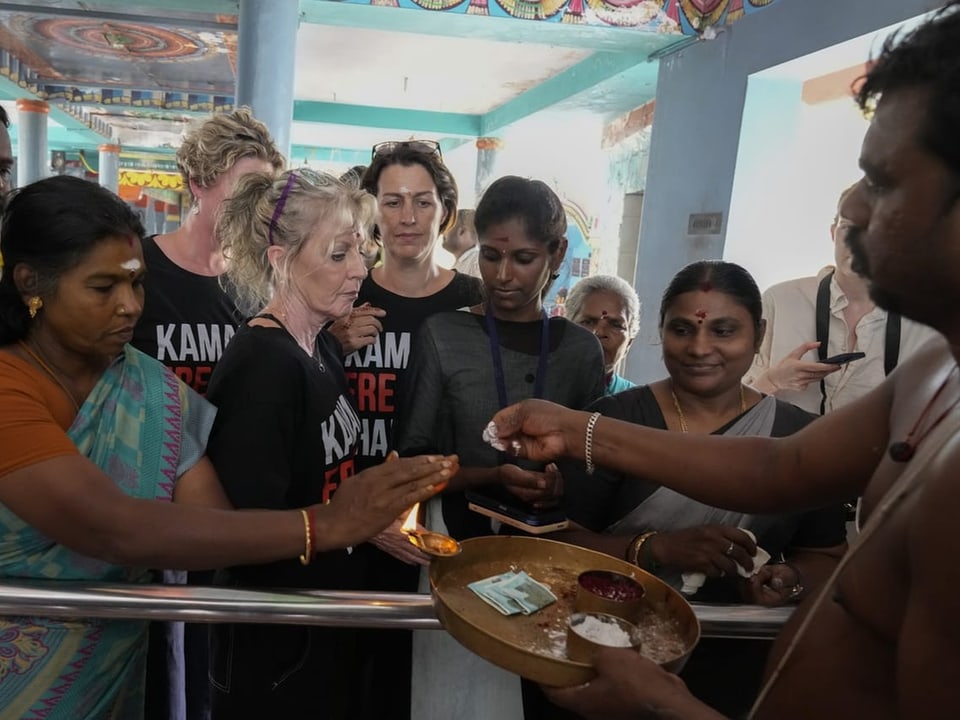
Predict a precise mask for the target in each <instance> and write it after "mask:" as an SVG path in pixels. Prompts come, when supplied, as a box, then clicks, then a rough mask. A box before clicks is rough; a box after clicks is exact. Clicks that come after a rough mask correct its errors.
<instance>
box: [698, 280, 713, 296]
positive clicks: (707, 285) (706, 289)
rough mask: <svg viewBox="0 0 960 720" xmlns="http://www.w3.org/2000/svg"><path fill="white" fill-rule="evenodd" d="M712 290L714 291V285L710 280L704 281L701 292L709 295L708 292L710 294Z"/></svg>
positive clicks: (701, 284)
mask: <svg viewBox="0 0 960 720" xmlns="http://www.w3.org/2000/svg"><path fill="white" fill-rule="evenodd" d="M711 290H713V284H712V283H711V282H710V281H709V280H704V281H703V282H702V283H700V291H701V292H705V293H707V292H710V291H711Z"/></svg>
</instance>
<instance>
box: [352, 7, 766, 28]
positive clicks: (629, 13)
mask: <svg viewBox="0 0 960 720" xmlns="http://www.w3.org/2000/svg"><path fill="white" fill-rule="evenodd" d="M345 2H347V3H350V4H353V5H379V6H389V7H399V8H407V9H421V10H432V11H443V12H452V13H465V14H467V15H490V16H495V17H506V18H518V19H521V20H541V21H547V22H561V23H570V24H583V25H600V26H616V27H629V28H637V29H642V30H644V31H646V32H662V33H671V34H679V33H683V34H685V35H699V34H701V33H702V32H703V31H704V30H705V29H706V28H708V27H716V26H719V25H726V24H729V23H731V22H734V21H735V20H738V19H739V18H741V17H743V16H744V15H745V14H747V13H751V12H754V11H756V10H759V9H761V8H764V7H766V6H767V5H772V4H773V3H775V2H777V0H345Z"/></svg>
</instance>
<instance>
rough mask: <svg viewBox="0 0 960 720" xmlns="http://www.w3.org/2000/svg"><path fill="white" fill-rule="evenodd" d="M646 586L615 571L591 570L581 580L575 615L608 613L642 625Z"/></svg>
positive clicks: (575, 603) (574, 607) (581, 574)
mask: <svg viewBox="0 0 960 720" xmlns="http://www.w3.org/2000/svg"><path fill="white" fill-rule="evenodd" d="M644 592H645V591H644V589H643V585H641V584H640V583H639V582H637V581H636V580H634V579H633V578H632V577H630V576H629V575H624V574H622V573H618V572H613V571H612V570H588V571H587V572H583V573H580V575H579V577H577V596H576V599H575V600H574V602H573V609H574V612H592V613H606V614H608V615H615V616H616V617H619V618H623V619H624V620H626V621H627V622H630V623H638V622H639V621H640V619H641V618H642V617H643V613H644V603H643V596H644Z"/></svg>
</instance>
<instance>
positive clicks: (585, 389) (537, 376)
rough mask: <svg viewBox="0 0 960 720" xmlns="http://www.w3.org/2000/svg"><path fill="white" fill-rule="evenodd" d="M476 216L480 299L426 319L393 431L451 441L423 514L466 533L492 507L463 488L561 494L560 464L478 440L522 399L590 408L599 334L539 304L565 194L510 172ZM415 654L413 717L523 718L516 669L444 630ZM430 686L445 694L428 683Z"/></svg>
mask: <svg viewBox="0 0 960 720" xmlns="http://www.w3.org/2000/svg"><path fill="white" fill-rule="evenodd" d="M474 219H475V223H476V228H477V235H478V238H479V245H480V273H481V275H482V276H483V283H484V287H485V290H486V295H487V300H486V302H485V303H483V304H481V305H477V306H474V307H472V308H470V309H469V312H445V313H439V314H437V315H434V316H432V317H431V318H430V319H428V320H427V321H426V322H425V323H424V324H423V327H422V328H421V330H420V333H419V334H418V336H417V340H416V343H415V345H414V349H413V353H412V362H411V368H410V377H409V380H408V387H407V390H408V392H409V394H410V397H411V398H413V399H414V400H415V401H414V402H410V403H404V404H403V405H402V407H401V412H400V416H399V418H398V419H397V432H396V438H397V444H396V448H397V450H398V452H400V454H401V455H407V454H416V453H420V452H421V451H422V450H423V449H424V448H457V452H458V454H459V457H460V459H461V463H462V465H461V468H460V471H459V472H458V474H457V475H456V476H455V477H454V478H452V479H451V482H450V484H449V485H448V486H447V491H448V492H446V493H445V494H444V495H443V496H442V497H440V498H437V499H436V500H435V501H433V502H431V503H430V505H429V506H428V509H427V514H428V521H427V524H428V525H429V526H430V529H432V530H437V531H440V532H443V533H446V534H448V535H451V536H453V537H455V538H457V539H461V540H462V539H465V538H469V537H476V536H479V535H491V534H493V533H494V530H493V527H492V526H491V524H490V519H489V518H488V517H486V516H484V515H481V514H479V513H475V512H472V511H471V510H469V509H468V500H467V496H466V494H465V493H466V491H471V490H474V491H480V492H485V491H486V493H487V494H491V493H497V494H499V491H500V490H502V489H505V490H506V492H507V493H508V494H510V495H512V496H514V497H516V498H517V500H518V503H517V504H518V505H520V504H524V503H529V504H532V505H534V506H537V505H540V504H545V503H550V502H553V503H555V502H556V500H557V498H558V497H559V495H560V494H561V493H562V478H561V477H560V476H559V474H558V473H557V471H556V467H555V466H546V467H544V466H543V465H542V464H537V463H527V462H517V461H514V460H508V458H507V457H506V456H504V455H503V454H501V453H498V452H497V450H495V449H494V448H493V447H492V446H491V445H489V444H488V443H486V442H484V440H483V432H484V428H485V427H486V425H487V422H488V421H489V419H490V417H491V416H492V415H493V413H494V412H496V411H497V409H498V408H503V407H506V406H507V405H508V404H509V403H511V402H516V401H518V400H520V399H521V398H530V397H536V398H550V399H551V400H552V401H553V402H556V403H559V404H561V405H565V406H567V407H571V408H585V407H587V406H588V405H589V404H590V403H592V402H593V401H594V400H596V399H597V398H599V397H601V396H602V395H603V369H604V363H603V353H602V351H601V347H600V343H599V342H598V340H597V338H596V337H594V336H593V334H592V333H590V332H589V331H587V330H585V329H584V328H581V327H579V326H578V325H576V324H574V323H572V322H569V321H568V320H566V319H564V318H560V317H554V318H549V317H547V314H546V312H545V311H544V308H543V296H544V294H545V293H546V291H547V289H548V288H549V286H550V283H551V282H552V281H553V279H554V278H555V277H556V273H557V271H558V270H559V268H560V265H561V263H562V262H563V258H564V254H565V253H566V249H567V239H566V231H567V217H566V213H565V212H564V209H563V204H562V203H561V202H560V198H559V197H557V195H556V193H554V192H553V190H551V189H550V188H549V187H548V186H547V185H546V184H545V183H543V182H541V181H539V180H530V179H526V178H520V177H515V176H506V177H502V178H500V179H498V180H496V181H495V182H494V183H492V184H491V185H490V187H489V188H488V189H487V191H486V192H485V193H484V195H483V197H482V198H481V199H480V202H479V204H478V205H477V209H476V215H475V218H474ZM414 657H415V663H414V667H415V675H414V716H415V717H417V718H418V720H426V719H427V718H437V720H439V719H441V718H450V717H457V718H461V719H463V718H490V719H491V720H493V719H496V718H505V717H511V718H512V717H518V716H519V713H520V692H519V691H520V684H519V682H518V679H517V678H516V676H513V675H510V674H509V673H506V672H505V671H502V670H499V669H497V668H494V667H493V666H491V665H490V664H488V663H486V662H485V661H482V660H480V659H478V658H477V657H476V656H474V655H472V654H471V653H469V652H468V651H466V650H464V649H463V648H462V647H461V646H459V645H458V644H457V643H456V642H455V641H453V639H452V638H450V637H449V636H447V635H444V634H442V633H419V634H417V636H416V639H415V650H414ZM421 677H422V678H423V680H424V682H423V684H421V683H420V682H419V679H420V678H421ZM435 688H442V689H443V691H444V692H443V693H439V692H431V689H435ZM530 690H531V691H532V692H533V693H534V694H535V691H536V688H535V687H531V688H530ZM525 691H526V688H525ZM524 694H525V695H527V693H526V692H525V693H524ZM428 698H429V699H428ZM524 700H525V703H524V704H525V706H526V707H525V710H524V712H525V713H526V718H527V720H532V719H533V718H540V717H547V716H546V715H542V714H539V713H537V712H535V711H534V710H533V707H532V703H533V702H534V700H535V698H533V697H530V698H529V699H528V698H527V697H525V698H524Z"/></svg>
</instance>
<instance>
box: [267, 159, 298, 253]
mask: <svg viewBox="0 0 960 720" xmlns="http://www.w3.org/2000/svg"><path fill="white" fill-rule="evenodd" d="M296 179H297V174H296V173H295V172H291V173H290V177H288V178H287V184H286V185H284V186H283V192H282V193H280V199H279V200H277V206H276V207H275V208H274V209H273V217H271V218H270V228H269V230H267V244H268V245H273V231H274V230H276V228H277V220H279V219H280V216H281V215H282V214H283V206H284V205H286V204H287V198H288V197H289V196H290V188H292V187H293V183H294V181H295V180H296Z"/></svg>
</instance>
